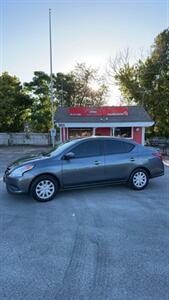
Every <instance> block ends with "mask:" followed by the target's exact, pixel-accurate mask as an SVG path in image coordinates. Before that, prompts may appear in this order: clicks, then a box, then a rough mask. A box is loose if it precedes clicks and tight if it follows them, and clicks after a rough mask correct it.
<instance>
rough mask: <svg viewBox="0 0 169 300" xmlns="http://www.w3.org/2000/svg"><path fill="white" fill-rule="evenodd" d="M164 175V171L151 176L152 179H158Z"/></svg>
mask: <svg viewBox="0 0 169 300" xmlns="http://www.w3.org/2000/svg"><path fill="white" fill-rule="evenodd" d="M163 175H164V171H161V172H158V173H154V174H151V176H150V178H156V177H160V176H163Z"/></svg>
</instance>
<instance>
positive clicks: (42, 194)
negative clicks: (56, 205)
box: [30, 175, 59, 202]
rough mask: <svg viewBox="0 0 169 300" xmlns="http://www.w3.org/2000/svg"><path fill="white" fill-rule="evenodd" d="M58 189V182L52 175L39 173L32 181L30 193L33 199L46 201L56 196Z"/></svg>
mask: <svg viewBox="0 0 169 300" xmlns="http://www.w3.org/2000/svg"><path fill="white" fill-rule="evenodd" d="M58 189H59V185H58V182H57V180H55V178H54V177H53V176H50V175H41V176H39V177H37V178H36V179H35V180H34V181H33V183H32V185H31V189H30V193H31V196H32V197H33V198H34V199H35V200H37V201H40V202H46V201H50V200H52V199H53V198H54V197H55V196H56V193H57V191H58Z"/></svg>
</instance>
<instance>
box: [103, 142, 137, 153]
mask: <svg viewBox="0 0 169 300" xmlns="http://www.w3.org/2000/svg"><path fill="white" fill-rule="evenodd" d="M133 148H134V145H133V144H130V143H127V142H123V141H115V140H105V141H104V153H105V155H111V154H121V153H128V152H130V151H131V150H132V149H133Z"/></svg>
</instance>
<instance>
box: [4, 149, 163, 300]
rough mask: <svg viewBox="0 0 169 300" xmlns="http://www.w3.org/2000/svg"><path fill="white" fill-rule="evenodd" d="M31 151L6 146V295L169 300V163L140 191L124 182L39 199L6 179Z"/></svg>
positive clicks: (20, 298)
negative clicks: (17, 191)
mask: <svg viewBox="0 0 169 300" xmlns="http://www.w3.org/2000/svg"><path fill="white" fill-rule="evenodd" d="M37 150H38V149H37ZM27 151H28V149H27V148H26V147H23V148H17V147H16V148H0V299H10V300H11V299H15V300H23V299H24V300H32V299H35V300H38V299H45V300H46V299H50V300H53V299H56V300H62V299H64V300H89V299H91V300H151V299H152V300H167V299H169V167H166V169H165V176H163V177H160V178H156V179H153V180H152V181H150V184H149V186H148V187H147V189H145V190H143V191H140V192H137V191H133V190H130V189H128V188H127V187H126V186H120V185H116V186H109V187H100V188H91V189H83V190H76V191H66V192H60V193H59V194H58V195H57V197H56V199H55V200H53V201H51V202H48V203H37V202H35V201H34V200H32V199H31V198H30V197H29V196H26V195H24V196H23V195H20V196H12V195H8V194H7V192H6V190H5V186H4V184H3V182H2V173H3V171H4V169H5V167H6V165H7V164H8V163H9V162H10V161H11V160H14V158H15V157H19V156H21V155H23V154H25V153H26V152H27ZM29 152H32V149H29Z"/></svg>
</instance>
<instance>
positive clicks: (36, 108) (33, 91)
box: [24, 71, 52, 132]
mask: <svg viewBox="0 0 169 300" xmlns="http://www.w3.org/2000/svg"><path fill="white" fill-rule="evenodd" d="M24 86H25V90H26V92H27V94H28V95H29V97H31V99H32V107H31V128H32V131H37V132H40V131H41V132H48V131H49V130H50V128H51V126H52V124H51V100H50V77H49V76H48V75H47V74H46V73H45V72H41V71H36V72H34V77H33V79H32V81H31V82H28V83H25V84H24Z"/></svg>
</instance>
